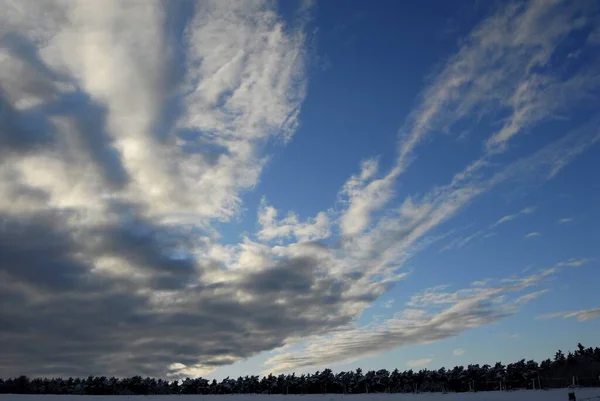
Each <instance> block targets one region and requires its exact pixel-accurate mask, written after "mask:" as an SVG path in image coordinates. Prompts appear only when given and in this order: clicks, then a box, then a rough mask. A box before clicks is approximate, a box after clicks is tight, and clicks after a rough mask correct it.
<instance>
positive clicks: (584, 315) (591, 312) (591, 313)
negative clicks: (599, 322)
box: [538, 308, 600, 322]
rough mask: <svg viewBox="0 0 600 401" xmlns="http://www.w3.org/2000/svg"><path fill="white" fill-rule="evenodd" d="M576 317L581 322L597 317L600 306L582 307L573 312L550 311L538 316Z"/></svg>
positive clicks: (553, 317)
mask: <svg viewBox="0 0 600 401" xmlns="http://www.w3.org/2000/svg"><path fill="white" fill-rule="evenodd" d="M573 317H574V318H576V319H577V320H579V321H580V322H584V321H586V320H591V319H597V318H599V317H600V308H592V309H582V310H577V311H571V312H557V313H549V314H546V315H541V316H538V319H555V318H562V319H569V318H573Z"/></svg>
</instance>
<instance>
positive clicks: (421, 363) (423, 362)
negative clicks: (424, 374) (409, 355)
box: [406, 358, 433, 368]
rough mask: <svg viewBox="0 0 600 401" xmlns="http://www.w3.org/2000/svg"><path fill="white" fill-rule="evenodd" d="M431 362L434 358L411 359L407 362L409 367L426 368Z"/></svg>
mask: <svg viewBox="0 0 600 401" xmlns="http://www.w3.org/2000/svg"><path fill="white" fill-rule="evenodd" d="M431 362H433V358H421V359H411V360H410V361H408V362H406V366H408V367H409V368H424V367H425V366H428V365H429V364H430V363H431Z"/></svg>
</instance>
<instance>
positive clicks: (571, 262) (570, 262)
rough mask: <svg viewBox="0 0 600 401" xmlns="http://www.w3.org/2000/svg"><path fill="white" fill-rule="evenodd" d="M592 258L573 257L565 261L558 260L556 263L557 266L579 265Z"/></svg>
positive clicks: (590, 260) (588, 261) (586, 262)
mask: <svg viewBox="0 0 600 401" xmlns="http://www.w3.org/2000/svg"><path fill="white" fill-rule="evenodd" d="M592 261H593V259H589V258H581V259H575V258H571V259H569V260H567V261H565V262H560V263H558V264H557V266H558V267H564V266H567V267H581V266H583V265H586V264H588V263H590V262H592Z"/></svg>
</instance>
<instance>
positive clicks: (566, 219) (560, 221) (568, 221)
mask: <svg viewBox="0 0 600 401" xmlns="http://www.w3.org/2000/svg"><path fill="white" fill-rule="evenodd" d="M572 221H573V218H572V217H563V218H562V219H559V220H558V223H559V224H565V223H570V222H572Z"/></svg>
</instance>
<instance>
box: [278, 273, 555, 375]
mask: <svg viewBox="0 0 600 401" xmlns="http://www.w3.org/2000/svg"><path fill="white" fill-rule="evenodd" d="M550 274H554V271H550V269H548V270H547V271H544V272H542V273H540V274H538V275H534V276H529V277H521V278H514V279H510V280H503V281H505V282H506V284H503V285H488V286H486V287H478V288H464V289H459V290H456V291H452V292H448V291H447V289H448V286H446V285H443V286H437V287H432V288H428V289H426V290H424V291H422V292H420V293H417V294H415V295H413V296H412V297H411V298H410V300H409V301H408V302H407V303H406V307H407V308H406V309H404V310H403V311H401V312H398V313H397V314H396V315H395V316H394V317H393V318H390V319H388V320H385V321H383V322H375V323H373V324H371V325H369V326H365V327H354V326H352V325H347V326H345V327H342V328H340V329H338V330H335V331H334V332H332V333H328V334H324V335H320V336H314V337H312V338H310V339H307V340H306V342H305V343H304V344H300V349H299V350H298V351H294V352H283V353H280V354H277V355H275V356H273V357H271V358H270V359H269V360H267V362H266V364H267V366H269V367H268V369H267V372H288V371H293V370H294V369H302V368H308V367H315V366H324V365H326V364H327V363H331V361H336V362H351V361H354V360H357V359H360V358H363V357H368V356H373V355H376V354H379V353H381V352H384V351H387V350H390V349H394V348H398V347H402V346H407V345H412V344H421V343H427V342H431V341H436V340H441V339H444V338H448V337H453V336H456V335H459V334H460V333H462V332H464V331H466V330H468V329H471V328H475V327H480V326H483V325H487V324H491V323H494V322H497V321H499V320H501V319H503V318H505V317H508V316H512V315H513V314H515V313H516V312H517V310H518V306H519V304H520V303H522V301H518V299H519V298H516V299H512V298H511V297H512V294H513V293H515V292H520V291H522V290H524V289H526V288H528V287H531V286H535V285H539V284H541V283H542V282H543V279H544V278H545V277H547V276H549V275H550Z"/></svg>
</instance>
